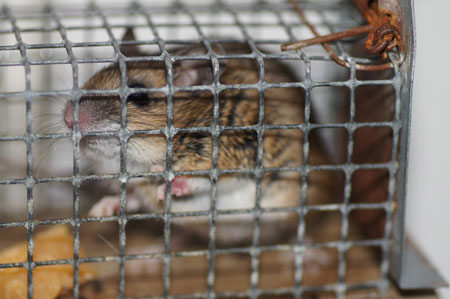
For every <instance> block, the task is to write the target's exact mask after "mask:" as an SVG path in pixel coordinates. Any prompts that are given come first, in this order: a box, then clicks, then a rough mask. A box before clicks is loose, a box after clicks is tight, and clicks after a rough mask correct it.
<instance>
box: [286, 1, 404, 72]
mask: <svg viewBox="0 0 450 299" xmlns="http://www.w3.org/2000/svg"><path fill="white" fill-rule="evenodd" d="M288 1H289V3H290V4H291V5H292V6H293V8H294V10H295V11H296V12H297V14H298V15H299V17H300V18H301V19H302V21H303V22H304V23H305V24H306V26H308V28H309V29H310V30H311V32H312V33H313V34H314V35H315V36H316V37H315V38H311V39H307V40H301V41H296V42H292V43H286V44H283V45H281V50H282V51H287V50H298V49H301V48H302V47H306V46H310V45H315V44H322V46H323V47H324V49H325V50H326V51H327V52H328V53H329V55H330V57H331V58H332V59H333V60H334V61H335V62H336V63H337V64H339V65H341V66H344V67H347V68H350V63H348V62H347V61H344V60H342V59H341V58H340V57H339V56H338V55H337V54H336V53H335V52H334V50H333V49H332V48H331V46H330V45H329V44H328V42H331V41H336V40H340V39H344V38H348V37H354V36H358V35H361V34H364V33H368V35H367V38H366V41H365V43H364V49H365V51H366V52H367V53H368V54H369V55H381V58H382V59H387V52H388V51H390V50H392V49H394V48H396V47H398V49H399V51H400V53H402V52H403V51H404V42H403V38H402V34H401V30H400V28H401V26H402V23H401V18H400V5H399V3H398V2H397V0H378V1H377V0H354V2H355V5H356V7H357V8H358V10H359V11H360V13H361V14H362V15H363V17H364V18H365V19H366V21H367V22H368V23H369V24H367V25H364V26H361V27H356V28H351V29H347V30H344V31H340V32H335V33H332V34H328V35H324V36H320V34H319V33H318V32H317V31H316V30H315V28H314V26H313V25H312V24H311V23H309V21H308V20H307V19H306V17H305V15H304V14H303V11H302V9H301V8H300V6H299V5H298V4H297V3H296V1H294V0H288ZM355 67H356V69H357V70H361V71H381V70H386V69H390V68H392V67H393V65H392V63H391V62H388V63H384V64H378V65H366V64H355Z"/></svg>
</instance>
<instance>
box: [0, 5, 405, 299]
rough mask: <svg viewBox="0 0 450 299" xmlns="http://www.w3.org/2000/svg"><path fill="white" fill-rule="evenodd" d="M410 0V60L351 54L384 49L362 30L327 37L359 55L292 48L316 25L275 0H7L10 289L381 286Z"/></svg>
mask: <svg viewBox="0 0 450 299" xmlns="http://www.w3.org/2000/svg"><path fill="white" fill-rule="evenodd" d="M400 3H401V6H402V8H403V10H404V11H405V13H404V17H405V16H406V17H405V21H404V22H405V25H404V26H406V28H409V29H407V30H406V31H407V32H406V31H405V37H404V38H405V43H406V50H405V54H404V55H405V57H404V61H403V63H402V64H400V65H399V64H398V63H393V68H391V69H389V70H385V71H377V72H364V71H360V70H357V67H356V65H357V64H358V63H365V64H371V63H379V61H378V60H377V59H378V58H375V59H374V58H373V57H371V56H368V55H367V54H365V53H364V52H362V51H361V48H362V47H361V46H362V44H363V43H364V40H363V39H362V38H359V37H358V38H350V39H346V40H343V41H337V42H335V43H334V44H333V47H334V48H335V50H336V51H337V53H338V54H339V56H340V57H343V59H345V61H346V62H347V63H348V64H349V65H350V67H349V68H346V67H342V66H339V65H338V64H336V63H335V62H334V61H333V60H332V58H330V55H329V53H328V52H327V51H325V50H323V49H322V47H321V46H320V45H316V46H311V47H306V48H303V49H301V50H299V51H291V52H281V51H280V45H281V44H283V43H287V42H293V41H295V40H299V39H306V38H310V37H313V34H312V33H311V32H310V31H309V29H308V28H307V27H306V25H305V24H304V22H303V21H302V20H301V19H300V18H299V16H298V14H297V13H296V12H295V10H293V9H292V6H291V5H290V4H288V3H284V2H279V1H264V0H258V1H248V2H241V1H231V0H230V1H174V2H168V3H157V2H156V1H155V2H149V3H147V2H144V1H142V2H138V1H135V2H130V3H117V4H111V3H108V2H105V3H102V2H101V1H98V2H90V3H87V4H79V5H74V4H56V3H55V4H47V5H44V6H42V7H35V6H33V7H31V6H23V7H14V6H8V5H5V6H3V7H2V8H1V14H0V41H1V42H0V44H1V46H0V105H1V109H0V115H1V119H0V124H1V125H0V153H1V158H0V205H1V209H0V217H1V218H0V219H1V220H0V239H1V240H2V242H1V244H0V249H1V250H2V251H0V289H1V288H3V289H4V290H3V292H4V294H3V293H1V292H2V290H0V297H1V296H7V295H6V294H7V293H6V292H7V291H6V289H7V287H6V286H7V285H8V283H11V282H10V280H11V279H12V278H11V277H14V275H17V279H16V285H17V283H18V284H19V287H18V289H19V290H20V291H17V292H19V293H8V294H16V295H17V294H20V295H22V296H25V297H26V296H28V297H32V295H33V294H34V295H35V297H37V298H38V297H39V296H38V295H36V294H37V292H40V291H41V292H44V293H41V294H49V292H50V291H49V290H48V289H47V290H46V289H45V279H50V281H52V282H53V285H58V287H55V288H56V289H57V290H55V291H54V292H55V293H54V294H55V295H54V296H53V297H57V296H59V297H60V298H65V297H74V298H80V297H84V298H90V297H92V298H110V297H121V298H122V297H151V298H168V297H170V298H216V297H217V298H344V297H348V298H352V297H354V298H360V296H363V294H364V295H369V296H373V297H375V298H377V297H382V296H386V295H387V294H388V292H390V289H391V287H392V281H391V280H390V278H389V272H390V271H391V272H392V273H393V274H394V275H393V276H394V277H395V278H398V276H399V275H400V274H399V273H401V272H402V269H401V268H402V254H403V239H404V231H403V226H402V223H403V220H402V219H403V213H404V185H405V170H406V158H407V157H406V156H407V142H408V129H409V103H410V95H409V92H410V79H411V78H410V76H411V65H412V64H411V61H412V46H411V45H412V39H413V35H412V26H410V25H411V24H412V23H411V14H412V12H411V7H410V3H409V2H408V1H400ZM300 5H301V7H302V8H303V9H304V11H305V15H306V16H307V17H308V19H309V20H310V21H311V22H312V23H313V24H314V26H315V27H316V28H317V29H318V30H319V32H320V33H322V34H327V33H330V32H336V31H341V30H344V29H348V28H350V27H355V26H358V25H360V24H362V23H364V19H363V17H362V16H361V15H360V13H359V12H358V10H357V9H356V7H355V6H354V4H353V2H349V1H340V0H333V1H321V2H320V3H319V2H317V1H302V2H301V3H300ZM397 55H398V53H390V54H389V57H388V59H389V60H390V61H394V60H395V59H396V57H397ZM105 115H107V117H106V116H105ZM98 123H101V125H98ZM100 199H101V200H100ZM60 225H65V228H64V229H63V230H62V231H55V230H53V231H52V230H51V229H52V228H50V227H54V226H58V227H59V226H60ZM45 231H47V232H49V233H47V235H46V234H45ZM60 234H61V235H60ZM49 236H50V237H49ZM46 238H47V239H46ZM55 240H56V241H55ZM63 240H66V241H63ZM19 241H26V242H24V243H21V245H20V246H21V247H20V246H19V245H17V244H18V243H17V242H19ZM58 242H60V243H58ZM14 244H16V245H14ZM11 246H13V247H11ZM14 246H15V247H14ZM11 248H12V249H11ZM8 250H9V251H8ZM11 250H16V251H20V254H18V253H17V254H13V253H11ZM64 250H67V254H66V255H64V254H62V253H61V252H63V251H64ZM53 251H55V252H56V253H53V254H52V252H53ZM19 256H20V257H19ZM8 271H9V272H8ZM58 271H59V272H58ZM2 272H3V273H2ZM55 273H56V274H55ZM52 275H53V276H52ZM55 275H56V276H55ZM49 277H50V278H49ZM57 277H58V278H57ZM17 281H18V282H17ZM56 281H60V283H59V284H58V283H56ZM43 285H44V286H43ZM10 292H12V291H10ZM27 294H28V295H27ZM11 298H13V297H11Z"/></svg>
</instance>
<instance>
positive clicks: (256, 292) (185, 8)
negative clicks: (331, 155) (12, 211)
mask: <svg viewBox="0 0 450 299" xmlns="http://www.w3.org/2000/svg"><path fill="white" fill-rule="evenodd" d="M256 3H257V5H255V4H252V5H245V4H244V5H230V4H228V3H227V2H226V1H221V0H217V1H216V2H214V3H212V4H211V5H208V6H197V5H194V6H189V5H186V4H185V3H184V2H182V1H176V2H175V4H174V5H172V6H154V5H151V6H145V5H142V4H140V3H138V2H132V3H131V4H129V5H127V6H126V10H124V9H123V6H121V7H117V8H116V7H108V8H105V7H101V6H98V5H96V4H95V3H91V4H89V5H88V6H87V7H86V8H84V9H80V8H77V9H65V8H64V7H58V6H54V5H47V6H45V7H44V8H43V10H41V11H38V12H36V11H33V10H28V11H27V8H25V9H24V10H23V12H21V10H18V11H17V12H14V11H12V10H11V9H10V8H9V7H8V6H3V7H2V9H1V12H0V18H2V19H7V20H9V22H10V24H11V26H12V30H0V34H2V33H14V35H15V38H16V40H17V43H16V44H15V45H11V46H0V51H2V50H17V49H18V50H19V51H20V54H21V60H20V61H6V62H4V61H3V62H1V61H0V67H4V66H24V68H25V73H26V90H25V91H24V92H12V93H0V101H1V100H2V99H4V98H14V97H24V98H25V101H26V134H25V135H24V136H0V142H7V141H24V142H25V143H26V155H27V156H26V157H27V158H26V159H27V172H26V177H25V178H19V179H8V180H0V185H9V184H23V185H25V186H26V188H27V220H26V221H20V222H8V223H0V228H9V227H25V228H26V229H27V240H28V258H27V261H26V262H23V263H9V264H0V269H2V268H11V267H25V268H26V269H27V270H28V281H29V284H28V292H29V298H31V294H32V292H33V275H32V271H33V269H35V268H36V267H38V266H42V265H54V264H71V265H73V267H74V290H73V295H74V297H75V298H78V296H79V281H78V273H79V266H80V264H81V263H93V262H106V261H114V262H118V263H119V269H120V270H119V297H123V296H124V292H125V273H124V264H125V261H127V260H133V259H146V258H159V259H162V260H163V262H164V271H163V272H164V273H163V277H164V293H163V297H164V298H167V297H169V298H185V297H189V298H214V297H216V296H220V297H230V298H231V297H239V296H249V297H251V298H258V296H260V295H265V294H272V295H275V294H292V295H293V296H295V298H300V297H301V296H302V294H303V293H304V292H306V291H332V292H334V293H335V294H336V296H337V297H338V298H344V297H345V294H346V292H347V291H349V290H358V289H365V288H375V289H377V290H378V291H379V293H380V295H381V296H383V295H386V293H387V289H388V286H389V278H388V275H389V271H390V269H391V273H393V276H394V277H395V278H397V279H398V280H400V281H401V273H402V272H403V271H404V268H402V267H401V265H403V264H401V262H400V261H403V262H404V260H401V259H400V258H399V256H401V257H403V258H404V256H405V255H404V254H403V252H404V246H403V245H402V244H403V240H404V235H405V233H404V228H403V224H404V223H403V222H404V221H403V219H404V210H405V207H404V201H405V192H404V187H405V183H406V163H407V143H408V131H409V115H410V112H409V107H410V100H411V97H410V87H411V80H412V67H413V49H414V38H413V37H414V35H413V27H412V26H411V25H412V24H413V23H412V7H411V2H410V1H409V0H403V1H401V3H402V6H403V8H404V11H408V12H409V13H407V14H405V18H406V20H407V22H405V23H406V24H405V26H407V27H405V28H408V29H407V37H408V38H407V49H408V50H407V54H408V55H407V56H406V61H405V63H403V65H402V66H401V68H400V69H399V68H397V67H396V68H395V70H394V78H393V79H387V80H368V81H360V80H358V79H357V78H356V70H355V67H354V64H355V63H356V62H362V63H370V60H368V59H357V58H352V57H350V56H349V54H348V53H345V51H343V47H342V42H338V43H337V46H338V49H339V50H340V52H341V53H340V54H341V55H342V56H343V57H345V58H347V59H348V61H349V62H350V63H351V64H352V68H351V69H350V79H349V80H347V81H339V82H337V81H336V82H315V81H313V80H312V78H311V62H312V61H331V59H330V58H329V57H328V56H324V55H310V54H307V53H305V52H299V53H277V54H264V53H262V52H261V51H259V50H258V48H257V47H258V45H259V44H275V45H279V44H281V43H282V42H289V41H294V40H296V39H297V38H298V37H296V36H295V35H294V32H293V26H298V25H299V24H292V23H289V22H286V21H285V20H284V19H283V18H282V16H281V13H282V12H283V11H286V10H288V9H289V7H288V6H287V5H286V4H273V3H270V2H266V1H264V0H259V1H256ZM302 5H303V7H305V9H311V10H314V11H316V12H318V13H319V14H321V13H322V11H321V10H324V9H334V10H337V11H347V12H346V13H348V14H350V15H352V16H354V18H353V19H350V20H347V21H341V22H340V23H339V24H335V23H329V22H327V21H326V20H323V14H321V15H322V21H321V23H320V24H321V25H324V26H326V27H328V28H330V29H331V30H335V29H336V26H344V27H349V26H351V25H354V24H355V23H358V22H361V21H362V18H360V17H358V16H357V13H356V10H355V8H354V7H353V6H352V4H351V3H350V2H348V1H340V0H336V1H329V2H326V3H325V2H324V3H320V4H319V3H317V2H316V1H305V3H302ZM217 10H221V11H225V12H228V13H229V14H230V15H231V16H232V18H233V22H232V23H230V24H225V25H224V24H215V23H210V24H206V25H207V26H234V27H236V28H239V30H240V32H241V33H242V35H243V36H244V38H243V39H242V40H240V39H239V41H244V42H247V43H248V45H249V46H250V48H251V50H252V52H251V53H250V54H242V55H220V54H217V53H215V52H214V51H213V49H212V48H211V43H220V42H228V41H236V40H234V39H233V40H231V39H217V38H216V39H210V38H208V37H207V36H205V34H204V33H203V31H202V26H204V25H205V24H203V23H202V24H200V23H199V22H198V21H197V19H196V16H195V13H196V12H198V11H203V12H208V11H217ZM161 11H165V12H167V11H169V12H172V13H175V12H183V13H185V14H186V15H187V16H188V17H189V19H190V24H189V25H190V26H193V27H194V28H195V30H196V32H197V34H198V36H199V38H198V39H193V40H176V39H175V40H167V39H163V38H161V37H160V35H159V32H158V28H159V27H160V26H166V27H177V26H183V25H180V24H177V23H169V24H164V25H160V24H155V22H154V20H153V16H154V14H156V13H158V12H161ZM241 11H261V12H263V11H271V12H272V13H274V14H275V15H276V16H277V18H278V22H275V23H273V24H272V25H277V26H282V27H283V28H284V30H285V31H286V33H287V35H288V36H289V39H288V40H286V41H280V40H276V39H270V38H265V39H259V38H254V37H253V36H252V35H251V34H250V33H249V31H248V29H247V26H249V25H254V26H261V25H264V26H266V25H271V23H263V24H262V23H253V24H247V23H245V24H244V23H243V22H241V20H240V19H239V16H238V12H241ZM110 12H118V13H119V14H122V15H123V14H127V13H134V14H137V15H140V16H142V17H144V18H145V20H146V22H147V24H145V25H141V26H146V27H149V28H150V29H151V30H152V33H153V35H154V37H155V38H154V39H152V40H142V41H137V42H122V41H120V40H118V39H117V38H116V37H115V36H114V35H113V33H112V29H113V28H114V27H116V26H113V25H111V24H109V23H108V17H107V16H108V13H110ZM84 14H88V15H91V16H95V17H97V18H99V19H100V20H101V22H102V24H101V25H98V26H64V25H63V23H62V22H61V19H62V18H64V17H70V16H80V15H84ZM18 16H20V17H24V16H27V17H28V18H38V19H40V18H51V19H52V20H53V21H54V23H55V24H56V26H55V27H54V28H32V29H25V30H21V28H19V27H18V26H17V20H18V18H19V17H18ZM117 27H122V26H117ZM93 28H102V29H106V31H107V33H108V36H109V38H110V41H108V42H79V43H75V42H72V41H70V40H69V39H68V37H67V30H69V29H93ZM52 30H57V31H58V32H59V33H60V36H61V38H62V42H61V43H56V44H46V43H45V44H35V45H29V44H26V43H25V42H24V41H23V39H22V37H21V33H22V32H45V31H52ZM174 43H176V44H192V43H201V44H202V45H203V46H204V47H205V48H206V49H207V54H206V55H204V56H202V57H198V56H184V57H182V58H181V57H175V56H173V55H171V54H170V53H169V52H168V51H167V48H166V46H167V45H170V44H174ZM121 44H155V45H158V47H159V49H160V52H161V55H159V56H149V57H125V56H124V55H122V54H121V53H120V50H119V47H120V45H121ZM107 45H109V46H111V45H112V47H113V49H114V52H115V56H114V57H113V58H111V59H105V58H83V59H80V58H76V56H75V55H74V53H73V48H75V47H92V46H107ZM45 48H64V49H65V50H66V52H67V55H68V58H67V59H46V60H33V59H30V58H29V57H27V50H29V49H45ZM224 58H228V59H230V58H234V59H254V60H256V61H257V63H258V65H259V81H258V82H257V83H256V84H246V85H224V84H222V83H220V81H219V77H218V76H219V75H218V74H219V59H224ZM190 59H208V60H210V61H211V62H212V66H213V74H214V82H213V84H212V85H205V86H194V87H192V86H189V87H176V86H174V85H173V84H172V80H173V70H172V64H173V63H174V62H175V61H179V60H190ZM264 59H291V60H292V59H297V60H302V61H303V62H304V63H305V69H306V73H305V78H304V80H303V81H302V82H293V83H268V82H265V81H264ZM149 60H153V61H163V62H164V63H165V65H166V69H167V82H168V84H167V86H165V87H163V88H146V89H136V88H134V89H133V88H128V87H127V85H126V80H125V74H126V71H125V70H126V62H127V61H149ZM105 62H107V63H113V62H117V63H118V65H119V68H120V71H121V76H122V84H121V86H120V88H118V89H117V90H89V91H86V90H82V89H80V88H79V87H78V85H79V84H78V83H79V82H78V67H79V64H83V63H105ZM47 64H70V65H71V68H72V74H73V89H72V90H63V91H40V92H39V91H33V90H32V89H31V78H30V67H31V66H32V65H47ZM361 85H392V86H393V87H394V89H395V98H396V100H395V117H394V120H393V121H392V122H376V123H356V122H354V117H355V89H356V88H357V87H358V86H361ZM319 86H341V87H347V88H348V89H349V90H350V93H351V96H350V118H349V122H347V123H343V124H315V123H311V122H310V113H311V99H310V91H311V89H312V88H314V87H319ZM288 87H298V88H303V89H304V91H305V115H304V118H305V121H304V123H303V124H300V125H278V126H273V125H265V124H264V123H263V118H264V109H261V108H260V109H259V121H258V124H256V125H253V126H245V127H225V126H221V125H219V124H218V114H219V102H218V97H219V93H220V92H221V91H222V90H224V89H257V90H258V92H259V107H263V105H264V96H263V94H264V91H265V90H266V89H268V88H288ZM138 90H139V91H159V92H163V93H165V94H166V96H167V126H166V128H164V129H160V130H143V131H130V130H129V129H127V123H126V121H127V120H126V116H127V108H126V98H127V96H128V95H129V94H130V93H132V92H136V91H138ZM193 90H208V91H210V92H211V93H212V94H213V96H214V110H213V124H212V126H211V127H205V128H183V129H180V128H175V127H173V94H174V93H176V92H178V91H193ZM108 93H110V94H115V95H119V96H120V98H121V103H122V123H121V129H120V130H119V131H117V132H96V133H89V134H82V133H81V132H80V131H79V124H78V111H79V99H80V98H81V97H82V96H83V95H86V94H108ZM38 96H69V97H71V98H72V99H73V100H74V104H75V105H74V110H75V120H74V131H73V134H34V133H33V132H32V126H33V120H32V115H31V103H32V101H33V99H34V98H36V97H38ZM361 127H390V128H391V129H392V131H393V145H392V156H391V157H392V159H391V161H389V162H387V163H375V164H358V165H355V164H353V163H352V152H353V133H354V132H355V130H356V129H358V128H361ZM316 128H342V129H345V130H347V132H348V133H349V140H348V144H347V149H348V152H347V159H346V162H345V163H343V164H339V165H318V166H311V165H308V164H307V160H308V153H309V142H308V136H309V133H310V131H311V130H312V129H316ZM268 129H301V130H302V131H303V132H304V144H303V155H304V159H303V161H304V162H303V165H301V166H299V167H280V168H266V167H263V165H262V156H263V147H262V140H263V134H264V131H265V130H268ZM236 130H251V131H254V132H256V134H257V136H258V153H257V166H256V167H255V168H254V169H246V170H219V169H217V157H218V146H217V141H218V137H219V135H220V133H221V132H224V131H236ZM400 131H402V133H401V134H400ZM180 132H207V133H209V134H210V135H211V137H212V144H213V150H212V161H213V162H212V169H211V170H205V171H180V172H175V171H172V170H171V166H172V161H171V159H172V158H171V157H172V140H173V137H174V135H175V134H177V133H180ZM144 133H145V134H162V135H165V136H166V140H167V149H166V171H164V172H159V173H155V172H152V173H128V172H127V170H126V144H127V140H128V138H130V137H131V136H133V135H134V134H144ZM83 136H118V137H119V138H120V143H121V150H120V173H118V174H112V175H81V174H80V166H79V161H80V148H79V145H80V139H81V138H82V137H83ZM57 138H71V140H72V141H73V145H74V146H73V175H72V176H69V177H55V178H35V177H34V176H33V171H32V169H33V156H32V147H33V142H35V141H37V140H45V139H57ZM398 145H400V153H398V151H397V149H398V148H399V147H398ZM399 154H400V155H399ZM399 156H400V161H398V160H397V157H399ZM358 169H387V170H388V171H389V177H390V179H389V190H388V200H387V201H386V202H382V203H350V195H351V176H352V174H353V173H354V172H355V171H356V170H358ZM314 170H330V171H331V170H339V171H342V172H344V173H345V189H344V202H343V203H342V204H328V205H311V206H310V205H308V206H307V205H306V195H307V175H308V173H309V172H311V171H314ZM279 171H298V172H301V173H302V203H301V205H300V206H298V207H293V208H261V207H260V205H259V199H260V195H261V184H260V183H261V178H262V176H263V175H264V174H265V173H266V172H279ZM228 173H249V174H253V175H254V176H255V177H256V179H257V201H256V205H255V208H253V209H243V210H216V209H215V204H216V197H217V188H216V185H215V182H217V180H218V178H219V176H220V175H221V174H228ZM177 175H206V176H209V178H210V179H211V182H212V185H213V188H212V192H211V206H210V210H209V211H204V212H190V213H172V212H170V205H171V195H170V187H171V186H170V184H169V183H168V182H170V180H171V178H173V177H174V176H177ZM155 176H158V177H163V178H165V180H166V182H167V183H166V207H165V211H164V213H160V214H158V213H151V214H133V215H127V214H126V213H125V205H126V196H127V195H126V183H127V181H128V180H130V179H133V178H146V177H155ZM111 179H117V180H119V181H120V185H121V186H120V190H121V191H120V196H121V205H120V215H119V216H114V217H104V218H80V215H79V205H80V202H79V189H80V186H81V184H82V182H85V181H97V180H111ZM48 182H70V183H72V185H73V187H74V192H73V198H74V200H73V218H70V219H59V220H35V219H34V215H33V188H34V187H35V186H36V185H37V184H41V183H48ZM396 192H398V193H397V196H398V198H399V199H400V200H399V209H398V211H399V212H398V213H396V214H395V215H394V214H393V202H394V200H395V197H396ZM374 208H379V209H384V210H385V211H386V219H387V220H386V226H385V236H384V237H383V238H381V239H374V240H361V241H349V240H348V239H347V235H348V227H349V223H348V215H349V214H350V212H351V211H352V210H355V209H374ZM315 210H317V211H340V212H341V213H342V217H343V218H342V219H343V221H342V226H341V240H340V241H337V242H325V243H320V244H304V243H303V236H304V233H305V227H304V221H303V219H304V216H305V214H306V213H307V212H308V211H315ZM280 211H291V212H296V213H298V214H299V216H300V221H299V226H298V238H297V240H298V241H297V243H296V244H294V245H274V246H261V245H260V244H259V234H260V228H259V219H260V216H261V214H263V213H273V212H280ZM243 213H247V214H252V215H253V216H254V237H253V242H252V246H250V247H245V248H231V249H217V248H215V218H216V217H217V216H219V215H229V214H243ZM188 216H208V217H209V219H210V231H209V237H210V239H209V240H210V241H209V248H208V249H207V250H198V251H189V252H187V251H186V252H170V251H169V245H170V237H171V230H170V224H171V220H172V219H173V218H175V217H188ZM150 218H159V219H162V220H164V223H165V225H164V243H165V250H164V252H163V253H155V254H139V255H126V254H125V244H126V234H125V226H126V224H127V222H128V221H131V220H140V219H150ZM394 218H396V221H395V222H394V223H393V222H392V220H393V219H394ZM111 221H117V222H118V223H119V254H118V256H103V257H96V258H80V257H79V245H80V240H79V228H80V225H81V224H82V223H86V222H111ZM62 223H68V224H71V225H72V226H73V234H74V256H73V259H67V260H58V261H47V262H33V248H34V243H33V231H34V229H35V227H36V226H38V225H44V224H62ZM392 229H393V232H394V243H393V241H392V236H391V231H392ZM392 245H393V248H394V250H393V255H392V259H391V260H390V259H389V258H390V252H391V246H392ZM353 246H379V247H380V248H381V249H382V256H383V257H382V263H381V268H380V271H381V277H380V279H379V280H376V281H368V282H363V283H358V284H346V283H345V275H346V260H345V252H346V250H347V249H349V248H351V247H353ZM308 248H336V249H337V250H338V253H339V267H338V281H337V283H335V284H330V285H324V286H319V287H305V286H302V284H301V281H302V271H303V270H302V269H303V268H302V267H303V264H302V263H303V257H302V254H303V252H304V250H305V249H308ZM272 250H282V251H287V250H291V251H294V252H295V255H296V257H295V286H294V287H291V288H280V289H259V288H258V282H259V275H258V266H259V255H260V254H261V252H264V251H272ZM226 253H248V254H250V255H251V281H250V282H251V288H250V289H249V290H248V291H242V292H226V293H221V294H218V293H216V292H215V291H214V284H215V273H214V261H215V257H216V256H217V255H220V254H226ZM200 255H201V256H206V257H207V259H208V275H207V285H208V288H207V292H206V293H201V294H194V295H192V294H190V295H182V296H171V295H170V294H169V287H170V263H171V258H172V257H181V256H200ZM399 277H400V278H399ZM401 285H402V284H401Z"/></svg>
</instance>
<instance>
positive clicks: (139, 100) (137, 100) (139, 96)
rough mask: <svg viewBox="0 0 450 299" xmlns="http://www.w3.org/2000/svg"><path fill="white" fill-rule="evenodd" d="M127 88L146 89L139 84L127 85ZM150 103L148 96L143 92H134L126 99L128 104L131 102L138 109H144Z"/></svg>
mask: <svg viewBox="0 0 450 299" xmlns="http://www.w3.org/2000/svg"><path fill="white" fill-rule="evenodd" d="M128 87H131V88H146V87H147V86H145V85H144V84H140V83H132V84H130V85H128ZM150 101H151V98H150V95H149V94H148V93H145V92H135V93H132V94H130V95H129V96H128V98H127V102H128V103H129V102H131V103H133V104H134V105H136V106H138V107H145V106H147V105H148V104H150Z"/></svg>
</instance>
